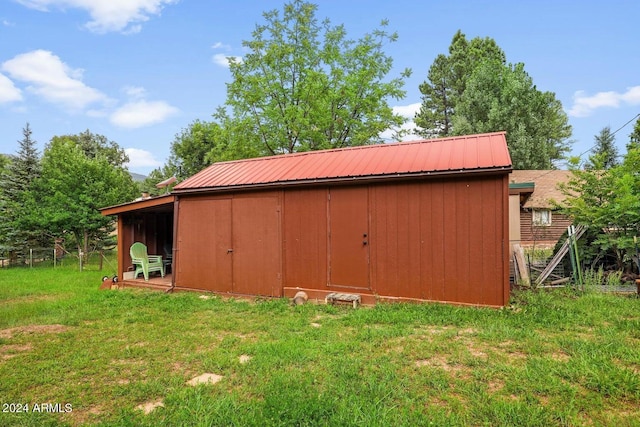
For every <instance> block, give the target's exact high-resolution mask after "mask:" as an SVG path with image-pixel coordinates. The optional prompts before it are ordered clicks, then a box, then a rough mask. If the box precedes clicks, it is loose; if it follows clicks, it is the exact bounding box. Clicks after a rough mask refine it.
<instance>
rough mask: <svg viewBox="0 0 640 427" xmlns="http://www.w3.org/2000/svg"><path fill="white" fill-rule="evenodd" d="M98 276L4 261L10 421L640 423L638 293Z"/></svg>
mask: <svg viewBox="0 0 640 427" xmlns="http://www.w3.org/2000/svg"><path fill="white" fill-rule="evenodd" d="M102 275H103V272H99V271H95V267H94V271H91V270H90V269H88V270H87V271H84V272H79V271H77V266H69V267H59V268H57V269H52V268H34V269H29V268H12V269H0V404H1V405H2V407H1V408H0V409H1V410H2V412H0V425H2V426H9V425H16V426H53V425H105V426H111V425H118V426H121V425H125V426H127V425H128V426H158V425H167V426H181V425H198V426H205V425H207V426H208V425H223V426H227V425H238V426H251V425H256V426H263V425H329V426H335V425H359V426H397V425H411V426H413V425H435V426H450V425H453V426H455V425H460V426H468V425H490V426H500V425H504V426H534V425H535V426H550V425H567V426H569V425H571V426H573V425H576V426H579V425H594V426H600V425H602V426H611V425H614V426H633V425H640V299H638V298H636V297H628V296H627V297H625V296H614V295H603V294H601V293H597V292H587V293H585V294H574V293H571V292H569V291H561V292H558V291H556V292H540V293H523V294H519V295H516V296H515V297H514V303H513V304H512V306H511V307H509V308H507V309H504V310H495V309H479V308H466V307H455V306H448V305H442V304H422V305H411V304H393V305H391V304H385V305H378V306H376V307H374V308H370V307H364V308H358V309H357V310H354V309H352V308H350V307H349V306H337V307H334V306H325V305H313V304H306V305H304V306H295V307H294V306H291V305H290V304H289V302H288V301H287V300H256V301H246V300H226V299H221V298H216V297H211V298H209V299H202V298H200V295H199V294H195V293H177V294H173V295H167V294H163V293H160V292H154V291H137V290H121V291H99V290H98V286H99V284H100V278H101V277H102ZM204 373H212V374H216V375H220V376H221V377H222V378H221V379H220V381H219V382H217V383H215V384H201V385H196V386H190V385H187V381H189V380H190V379H192V378H194V377H196V376H198V375H201V374H204ZM153 403H162V405H163V406H160V407H157V408H156V409H154V410H152V411H150V412H149V413H148V414H145V412H144V411H143V410H140V409H136V408H137V407H138V406H139V405H144V404H153ZM23 405H27V406H28V411H27V412H16V411H17V410H19V409H25V407H24V406H23ZM48 411H49V412H48Z"/></svg>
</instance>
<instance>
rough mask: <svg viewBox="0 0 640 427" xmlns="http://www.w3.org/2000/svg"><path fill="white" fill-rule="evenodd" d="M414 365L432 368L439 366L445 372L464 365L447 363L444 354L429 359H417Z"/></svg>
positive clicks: (458, 368) (454, 370)
mask: <svg viewBox="0 0 640 427" xmlns="http://www.w3.org/2000/svg"><path fill="white" fill-rule="evenodd" d="M416 366H418V367H422V366H429V367H432V368H440V369H442V370H444V371H447V372H457V371H462V370H463V369H465V368H464V366H462V365H455V364H451V363H449V362H448V361H447V359H446V358H445V357H444V356H433V357H431V358H429V359H421V360H417V361H416Z"/></svg>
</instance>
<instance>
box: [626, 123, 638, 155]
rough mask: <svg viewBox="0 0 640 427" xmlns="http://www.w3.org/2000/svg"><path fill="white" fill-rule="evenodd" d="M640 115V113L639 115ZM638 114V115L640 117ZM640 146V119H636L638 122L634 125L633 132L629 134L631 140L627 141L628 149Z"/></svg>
mask: <svg viewBox="0 0 640 427" xmlns="http://www.w3.org/2000/svg"><path fill="white" fill-rule="evenodd" d="M638 116H640V114H639V115H638ZM638 116H636V117H638ZM639 147H640V119H638V120H636V124H635V125H634V126H633V132H631V134H630V135H629V142H628V143H627V151H629V150H631V149H632V148H639Z"/></svg>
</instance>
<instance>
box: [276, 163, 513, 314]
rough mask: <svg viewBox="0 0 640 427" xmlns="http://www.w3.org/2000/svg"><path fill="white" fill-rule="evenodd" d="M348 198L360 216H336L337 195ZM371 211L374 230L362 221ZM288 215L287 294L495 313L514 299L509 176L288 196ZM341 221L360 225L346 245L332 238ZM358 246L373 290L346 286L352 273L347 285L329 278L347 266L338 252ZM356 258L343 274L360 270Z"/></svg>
mask: <svg viewBox="0 0 640 427" xmlns="http://www.w3.org/2000/svg"><path fill="white" fill-rule="evenodd" d="M347 189H348V191H349V192H350V194H349V193H347V194H349V200H350V201H351V202H350V205H352V206H353V207H352V208H349V209H346V210H344V209H343V210H342V211H332V208H331V202H332V193H334V196H333V197H334V199H333V200H334V201H335V194H336V193H337V191H340V192H344V191H345V190H347ZM363 204H365V208H366V211H367V218H366V219H365V221H366V227H367V228H366V230H363V229H362V228H363V221H362V219H357V216H358V215H359V214H358V213H359V212H360V209H359V208H358V207H359V206H360V207H361V206H362V205H363ZM283 213H284V215H283V225H282V229H283V234H284V239H283V262H284V268H285V275H284V286H286V287H299V288H305V289H314V290H319V291H334V290H339V289H337V288H340V287H341V288H344V289H345V290H346V289H349V288H352V289H353V290H354V292H358V290H359V289H362V291H363V292H372V293H374V294H377V295H379V296H388V297H402V298H410V299H425V300H435V301H451V302H461V303H469V304H484V305H493V306H500V305H504V304H505V303H506V301H507V299H508V292H509V290H508V255H507V253H506V250H507V249H508V183H507V178H506V175H505V176H504V177H502V176H495V175H494V176H486V177H476V178H457V179H446V180H445V179H441V180H429V181H422V182H413V183H411V182H404V183H393V184H384V185H369V186H362V185H360V186H352V187H328V188H318V189H306V190H289V191H285V193H284V204H283ZM338 214H339V215H342V218H346V219H347V220H348V221H352V223H353V227H352V229H353V230H352V231H353V236H352V237H350V238H349V241H348V242H346V241H345V242H342V241H340V240H338V239H335V236H334V237H332V233H331V223H332V221H333V222H335V220H336V218H335V216H336V215H338ZM348 231H349V230H348V229H345V230H342V231H341V235H344V233H346V232H348ZM364 234H366V236H364ZM356 239H357V240H356ZM342 240H344V239H342ZM351 240H353V241H354V242H355V243H356V244H355V246H352V247H350V248H348V249H347V251H346V252H345V253H349V254H353V253H356V252H357V251H359V250H361V249H365V250H366V251H367V252H366V254H367V268H368V283H367V284H366V285H363V284H362V283H360V282H359V279H352V281H351V282H349V281H348V280H346V281H345V280H344V277H348V274H347V275H345V274H346V273H344V271H343V273H341V275H342V278H343V280H341V281H340V283H335V281H333V280H332V279H331V276H332V275H333V272H332V270H331V268H332V264H334V265H335V260H334V261H332V258H335V257H336V256H340V261H344V260H345V259H346V258H345V257H346V255H345V254H341V255H337V254H336V251H335V249H332V248H331V245H332V243H333V244H334V245H335V244H341V245H347V244H351ZM338 242H339V243H338ZM351 258H353V257H351V255H349V259H351ZM354 259H355V261H349V262H347V263H345V262H342V267H341V268H343V269H344V268H345V266H346V265H349V263H359V261H358V260H357V259H356V258H354ZM358 268H359V267H357V266H354V268H353V270H354V273H353V275H354V277H357V278H360V277H362V274H360V273H356V270H358ZM367 288H368V291H367V290H366V289H367Z"/></svg>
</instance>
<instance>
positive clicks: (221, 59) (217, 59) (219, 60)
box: [211, 53, 242, 68]
mask: <svg viewBox="0 0 640 427" xmlns="http://www.w3.org/2000/svg"><path fill="white" fill-rule="evenodd" d="M211 59H212V61H213V62H214V64H218V65H220V66H221V67H225V68H229V60H235V61H236V62H240V63H241V62H242V57H241V56H231V55H225V54H223V53H216V54H215V55H213V57H212V58H211Z"/></svg>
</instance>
